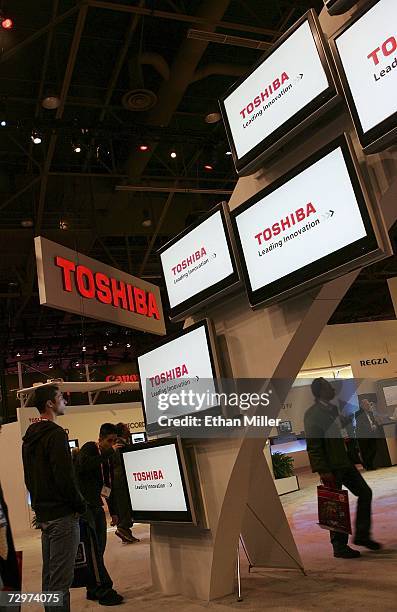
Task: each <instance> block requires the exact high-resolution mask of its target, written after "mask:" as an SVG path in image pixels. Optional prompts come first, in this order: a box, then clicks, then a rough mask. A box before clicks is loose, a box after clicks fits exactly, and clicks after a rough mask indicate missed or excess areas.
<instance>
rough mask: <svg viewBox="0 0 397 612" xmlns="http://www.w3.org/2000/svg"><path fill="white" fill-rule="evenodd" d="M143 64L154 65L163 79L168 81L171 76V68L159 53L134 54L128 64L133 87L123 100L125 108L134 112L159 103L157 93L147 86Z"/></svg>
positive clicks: (147, 108)
mask: <svg viewBox="0 0 397 612" xmlns="http://www.w3.org/2000/svg"><path fill="white" fill-rule="evenodd" d="M142 66H152V67H153V68H154V69H155V70H156V71H157V72H158V74H159V75H160V76H161V78H162V79H163V81H168V79H169V78H170V68H169V66H168V64H167V62H166V61H165V59H164V58H163V57H162V56H161V55H159V54H158V53H149V52H147V53H141V54H139V55H136V56H134V57H133V58H132V59H131V60H130V62H129V66H128V68H129V74H130V83H131V89H130V90H129V91H127V92H126V93H125V94H124V96H123V98H122V100H121V103H122V105H123V106H124V108H125V109H127V110H130V111H133V112H145V111H148V110H150V109H151V108H153V107H154V106H156V104H157V94H156V93H155V92H154V91H152V90H151V89H148V88H147V87H145V80H144V75H143V70H142Z"/></svg>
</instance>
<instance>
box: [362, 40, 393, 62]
mask: <svg viewBox="0 0 397 612" xmlns="http://www.w3.org/2000/svg"><path fill="white" fill-rule="evenodd" d="M381 50H382V53H383V55H384V57H388V56H389V55H391V54H392V53H394V52H395V51H396V50H397V40H396V37H395V36H390V37H389V38H387V39H386V40H385V42H384V43H383V44H382V45H381V46H380V47H376V49H374V50H373V51H371V53H369V54H368V55H367V59H369V60H370V59H372V60H373V62H374V64H375V66H377V65H378V64H379V62H380V59H379V53H380V51H381Z"/></svg>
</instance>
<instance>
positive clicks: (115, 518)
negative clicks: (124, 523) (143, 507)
mask: <svg viewBox="0 0 397 612" xmlns="http://www.w3.org/2000/svg"><path fill="white" fill-rule="evenodd" d="M118 523H119V517H118V516H117V514H112V520H111V521H110V526H111V527H116V525H118Z"/></svg>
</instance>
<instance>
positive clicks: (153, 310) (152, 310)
mask: <svg viewBox="0 0 397 612" xmlns="http://www.w3.org/2000/svg"><path fill="white" fill-rule="evenodd" d="M147 309H148V317H154V318H155V319H157V320H158V321H159V320H160V313H159V309H158V306H157V302H156V298H155V296H154V294H153V293H151V292H150V293H148V306H147Z"/></svg>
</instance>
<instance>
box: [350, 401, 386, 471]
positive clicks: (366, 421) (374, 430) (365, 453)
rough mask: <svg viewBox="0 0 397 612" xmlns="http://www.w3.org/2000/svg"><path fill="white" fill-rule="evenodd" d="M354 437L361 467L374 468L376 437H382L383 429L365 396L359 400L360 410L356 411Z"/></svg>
mask: <svg viewBox="0 0 397 612" xmlns="http://www.w3.org/2000/svg"><path fill="white" fill-rule="evenodd" d="M356 437H357V441H358V446H359V448H360V455H361V460H362V465H363V467H364V468H365V469H366V470H374V469H375V465H374V462H375V456H376V452H377V446H378V445H377V438H381V437H383V431H382V430H381V428H380V427H379V425H378V422H377V420H376V417H375V414H374V412H373V410H372V405H371V402H370V401H369V400H368V399H366V398H364V399H362V400H361V401H360V410H359V411H358V412H356Z"/></svg>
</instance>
